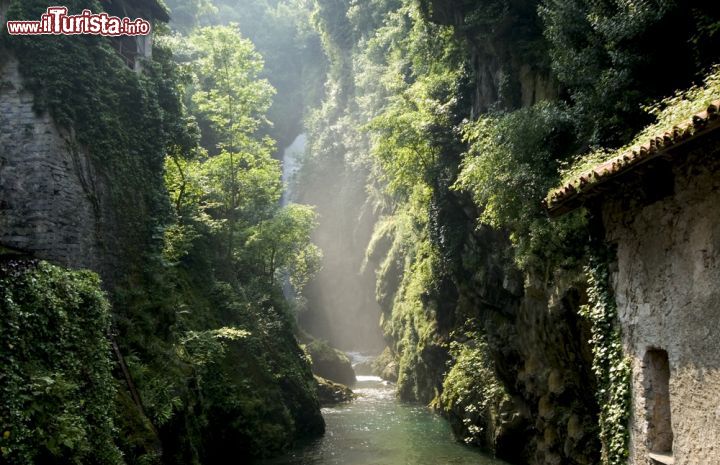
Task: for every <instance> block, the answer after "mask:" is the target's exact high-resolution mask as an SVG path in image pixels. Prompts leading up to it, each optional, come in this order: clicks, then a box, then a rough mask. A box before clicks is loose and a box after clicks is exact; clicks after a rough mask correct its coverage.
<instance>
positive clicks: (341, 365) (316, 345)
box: [305, 339, 357, 385]
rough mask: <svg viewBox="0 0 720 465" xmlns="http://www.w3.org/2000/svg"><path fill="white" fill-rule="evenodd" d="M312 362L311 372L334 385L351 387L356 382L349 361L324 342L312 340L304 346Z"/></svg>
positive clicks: (341, 353)
mask: <svg viewBox="0 0 720 465" xmlns="http://www.w3.org/2000/svg"><path fill="white" fill-rule="evenodd" d="M305 351H306V352H307V354H308V355H309V356H310V359H311V360H312V371H313V373H315V374H316V375H318V376H321V377H323V378H326V379H329V380H331V381H335V382H336V383H341V384H346V385H353V384H355V382H356V381H357V379H356V378H355V371H354V370H353V367H352V364H351V363H350V359H349V358H348V356H347V355H345V354H344V353H343V352H341V351H339V350H337V349H334V348H332V347H330V345H329V344H328V343H327V342H325V341H320V340H317V339H316V340H313V341H312V342H310V343H309V344H307V345H306V346H305Z"/></svg>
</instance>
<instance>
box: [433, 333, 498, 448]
mask: <svg viewBox="0 0 720 465" xmlns="http://www.w3.org/2000/svg"><path fill="white" fill-rule="evenodd" d="M468 326H473V325H472V323H470V322H468ZM450 353H451V354H452V357H453V358H452V360H451V362H449V363H448V365H449V366H450V367H451V368H450V371H448V373H447V375H446V376H445V380H444V381H443V389H442V393H441V394H440V397H439V398H437V399H436V400H435V404H436V407H437V408H439V409H440V411H442V412H443V414H444V415H447V416H450V417H451V418H453V419H454V420H455V422H457V423H458V424H460V425H462V426H461V427H460V428H458V429H459V430H460V431H458V432H457V433H459V434H458V435H459V436H460V437H461V439H462V440H463V441H464V442H465V443H467V444H476V445H479V446H482V445H485V444H492V443H493V439H494V438H492V437H491V436H492V428H493V426H494V425H493V422H494V421H495V420H496V417H497V412H498V410H499V406H500V404H501V403H502V402H503V401H507V400H509V396H508V394H507V393H506V391H505V387H504V386H503V385H502V384H501V383H500V382H499V381H498V379H497V377H496V375H495V369H494V366H493V364H492V361H491V359H490V355H489V353H488V347H487V343H486V342H485V341H483V339H482V338H481V337H480V335H479V334H477V333H468V334H465V335H463V337H462V338H461V340H460V341H453V342H452V343H451V344H450ZM457 433H456V434H457ZM489 436H490V437H489Z"/></svg>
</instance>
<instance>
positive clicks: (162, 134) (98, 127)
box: [3, 0, 197, 267]
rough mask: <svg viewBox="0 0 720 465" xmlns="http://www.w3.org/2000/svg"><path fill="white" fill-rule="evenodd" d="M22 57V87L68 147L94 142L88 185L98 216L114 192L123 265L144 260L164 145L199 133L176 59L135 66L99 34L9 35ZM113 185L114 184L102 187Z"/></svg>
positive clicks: (25, 13) (156, 212)
mask: <svg viewBox="0 0 720 465" xmlns="http://www.w3.org/2000/svg"><path fill="white" fill-rule="evenodd" d="M52 5H54V3H53V2H51V1H45V0H31V1H13V2H11V4H10V7H9V9H8V19H27V18H39V17H40V15H41V14H42V13H44V12H45V9H46V8H47V7H48V6H52ZM69 7H70V13H71V14H74V13H79V12H80V11H81V10H82V9H85V8H87V9H90V10H92V11H102V10H103V9H102V6H101V4H100V3H99V2H97V1H95V0H77V1H74V2H71V4H69ZM3 42H4V45H5V46H7V47H8V48H9V49H10V50H11V51H12V52H14V54H15V56H16V57H17V58H18V60H19V62H20V71H21V73H22V75H23V78H24V86H25V87H26V88H27V89H28V90H29V91H31V92H32V93H33V95H34V106H35V109H36V110H37V111H45V110H47V111H49V113H50V114H51V115H52V117H53V119H54V121H55V122H56V123H57V124H58V125H60V126H61V127H62V128H64V129H65V130H67V137H66V142H67V149H68V151H69V152H70V153H71V154H73V155H75V154H76V153H77V151H78V150H85V149H86V150H88V152H89V154H90V156H91V158H92V160H93V168H94V172H93V173H97V175H96V176H92V177H90V178H89V179H86V180H84V183H85V185H84V188H85V190H86V191H87V195H88V197H89V198H90V200H91V201H92V202H93V203H94V204H95V207H96V210H97V211H96V213H97V214H98V215H100V211H99V209H100V200H99V199H100V197H102V196H104V195H109V197H110V202H111V203H112V205H111V208H112V211H113V212H114V214H115V215H116V217H114V218H108V219H106V220H105V221H103V222H102V225H103V227H104V229H103V231H101V233H102V234H103V235H104V237H105V238H107V241H106V242H107V243H108V244H112V248H113V250H112V253H113V255H116V256H119V257H121V259H122V263H119V264H118V265H123V266H124V267H130V266H132V265H134V266H137V267H139V266H141V262H142V259H143V258H144V257H145V256H146V254H147V252H148V251H149V250H153V249H154V248H156V247H157V246H158V245H159V244H158V242H159V241H158V240H157V239H158V237H159V235H158V234H157V233H158V230H159V229H160V227H161V225H162V224H163V223H164V220H165V219H166V218H167V214H168V208H167V207H168V205H167V197H166V195H165V191H164V187H163V182H162V172H163V162H164V157H165V154H166V153H167V152H169V151H174V150H186V149H187V148H188V147H190V146H193V145H194V144H195V143H196V142H195V136H196V135H197V134H196V132H193V128H192V122H191V121H188V120H187V119H186V118H185V117H184V115H183V113H182V111H181V104H180V102H179V99H178V94H177V91H176V87H175V86H176V81H177V80H178V76H177V74H176V69H175V66H174V65H173V64H172V62H171V61H170V60H169V59H168V53H167V51H166V50H162V49H158V48H156V50H155V52H156V53H155V59H154V60H152V61H146V62H145V63H144V67H145V72H144V73H143V74H137V73H135V72H134V71H133V70H131V69H129V68H128V67H127V66H126V65H125V64H124V62H123V60H122V59H121V58H120V56H119V55H118V53H117V52H116V51H115V50H114V49H113V48H112V46H111V44H110V40H109V39H108V38H104V37H92V36H73V37H68V36H37V37H26V36H23V37H21V36H15V37H11V36H8V35H6V34H3ZM105 189H107V192H106V191H105Z"/></svg>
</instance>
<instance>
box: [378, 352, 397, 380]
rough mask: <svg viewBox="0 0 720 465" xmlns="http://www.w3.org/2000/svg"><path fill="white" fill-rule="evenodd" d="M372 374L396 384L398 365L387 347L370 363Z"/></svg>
mask: <svg viewBox="0 0 720 465" xmlns="http://www.w3.org/2000/svg"><path fill="white" fill-rule="evenodd" d="M372 372H373V374H374V375H375V376H379V377H381V378H382V379H384V380H387V381H392V382H393V383H397V380H398V363H397V361H396V360H395V356H394V355H393V353H392V351H391V350H390V348H389V347H385V350H383V352H382V353H381V354H380V355H379V356H378V357H377V358H376V359H375V360H373V362H372Z"/></svg>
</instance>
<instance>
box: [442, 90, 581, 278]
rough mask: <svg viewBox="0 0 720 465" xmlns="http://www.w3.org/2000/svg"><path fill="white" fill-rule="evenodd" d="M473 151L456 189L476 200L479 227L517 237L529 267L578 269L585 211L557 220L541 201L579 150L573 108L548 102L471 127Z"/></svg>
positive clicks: (467, 130)
mask: <svg viewBox="0 0 720 465" xmlns="http://www.w3.org/2000/svg"><path fill="white" fill-rule="evenodd" d="M463 132H464V137H465V139H466V140H467V142H468V143H469V146H470V148H469V150H468V152H467V154H466V155H465V157H464V159H463V162H462V171H461V172H460V174H459V176H458V180H457V182H456V185H455V188H456V189H460V190H464V191H468V192H470V193H471V194H472V196H473V200H474V201H475V204H476V205H478V206H479V207H480V208H481V209H482V210H481V214H480V217H479V222H480V223H482V224H486V225H489V226H492V227H494V228H498V229H504V230H507V231H510V238H511V240H512V242H513V245H514V246H515V261H516V263H518V265H519V266H520V267H521V268H524V269H531V268H534V269H539V270H541V271H543V270H544V269H545V268H547V267H550V268H552V267H556V266H562V265H565V266H568V265H572V264H573V263H574V261H575V260H576V259H577V255H578V254H577V252H575V251H577V250H582V249H583V244H584V237H583V233H584V224H585V218H584V216H583V214H582V213H578V214H573V215H568V216H567V217H564V218H562V219H561V220H558V221H550V220H549V219H548V218H547V216H546V215H545V213H544V212H543V211H542V207H541V204H540V201H539V199H542V198H543V197H544V196H545V194H546V193H547V192H548V190H549V189H550V188H551V187H552V186H553V185H555V184H556V183H557V179H558V173H559V171H560V167H561V166H562V164H563V163H564V162H565V160H566V159H568V158H569V157H570V155H571V154H572V152H573V147H574V144H575V126H574V124H573V120H572V117H571V116H570V115H569V112H568V109H567V107H565V106H564V105H562V104H556V103H546V102H541V103H539V104H537V105H534V106H532V107H528V108H523V109H520V110H516V111H513V112H509V113H498V114H488V115H484V116H481V117H480V118H478V119H477V120H476V121H474V122H472V123H468V124H467V125H465V127H464V128H463Z"/></svg>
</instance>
